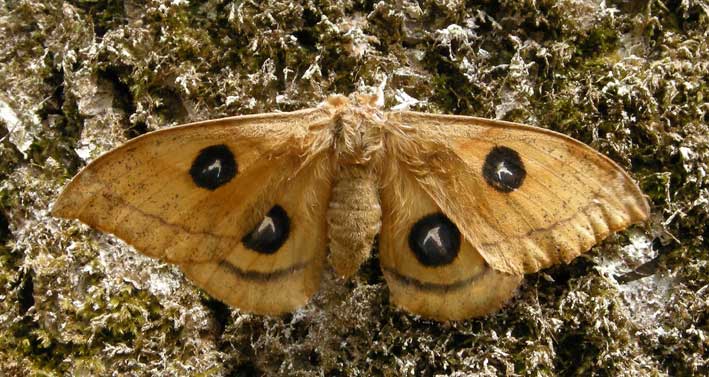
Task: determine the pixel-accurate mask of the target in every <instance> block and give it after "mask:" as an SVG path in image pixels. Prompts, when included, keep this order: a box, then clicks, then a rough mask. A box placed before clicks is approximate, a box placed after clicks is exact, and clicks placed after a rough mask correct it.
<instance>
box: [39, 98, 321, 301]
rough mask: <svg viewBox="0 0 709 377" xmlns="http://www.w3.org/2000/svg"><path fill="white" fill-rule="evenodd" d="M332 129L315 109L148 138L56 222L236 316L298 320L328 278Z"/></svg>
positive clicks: (74, 189)
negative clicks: (91, 234) (195, 289)
mask: <svg viewBox="0 0 709 377" xmlns="http://www.w3.org/2000/svg"><path fill="white" fill-rule="evenodd" d="M329 120H330V116H329V114H327V113H326V112H324V111H322V110H320V109H312V110H304V111H299V112H294V113H283V114H266V115H257V116H244V117H232V118H225V119H219V120H214V121H207V122H200V123H193V124H190V125H186V126H181V127H175V128H169V129H164V130H160V131H157V132H153V133H150V134H146V135H144V136H141V137H139V138H136V139H134V140H131V141H130V142H128V143H126V144H124V145H122V146H120V147H118V148H116V149H114V150H112V151H110V152H108V153H106V154H105V155H103V156H101V157H100V158H98V159H97V160H95V161H94V162H92V163H91V164H89V165H88V166H87V167H86V168H84V170H82V171H81V172H80V173H79V174H78V175H77V176H76V177H75V178H74V179H73V180H72V181H71V182H70V183H69V184H68V185H67V187H66V188H65V190H64V192H63V193H62V194H61V195H60V197H59V199H58V200H57V202H56V203H55V205H54V208H53V214H54V215H56V216H61V217H66V218H77V219H79V220H81V221H83V222H85V223H87V224H89V225H91V226H92V227H95V228H97V229H100V230H102V231H106V232H110V233H113V234H115V235H116V236H118V237H119V238H121V239H123V240H125V241H126V242H128V243H129V244H131V245H133V246H134V247H135V248H136V249H138V250H139V251H141V252H143V253H145V254H147V255H149V256H152V257H156V258H160V259H163V260H165V261H168V262H172V263H176V264H178V265H180V266H181V268H182V269H183V270H184V271H185V272H186V274H187V275H188V276H189V277H191V278H192V279H193V280H195V281H196V282H197V284H198V285H199V286H201V287H202V288H204V289H206V290H207V291H208V292H209V293H211V294H212V295H214V296H215V297H216V298H218V299H221V300H223V301H225V302H226V303H228V304H230V305H233V306H236V307H239V308H241V309H245V310H248V311H254V312H258V313H281V312H285V311H289V310H292V309H293V308H295V307H298V306H300V305H303V304H304V303H305V302H306V301H307V299H308V297H310V295H311V294H312V293H314V292H315V290H316V289H317V287H318V284H319V281H320V274H321V271H322V268H323V260H324V257H325V250H326V242H325V239H326V238H325V226H326V223H325V210H326V208H327V202H328V197H329V193H330V183H329V179H330V178H329V177H330V172H329V166H330V163H329V154H328V153H327V149H328V143H329V139H328V136H327V135H328V134H327V133H326V132H325V131H326V130H327V127H326V125H327V124H329V123H328V122H329ZM306 203H307V205H306Z"/></svg>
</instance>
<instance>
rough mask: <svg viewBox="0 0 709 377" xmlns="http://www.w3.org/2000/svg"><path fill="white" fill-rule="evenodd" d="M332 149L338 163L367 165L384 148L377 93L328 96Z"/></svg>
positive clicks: (382, 115)
mask: <svg viewBox="0 0 709 377" xmlns="http://www.w3.org/2000/svg"><path fill="white" fill-rule="evenodd" d="M325 107H326V108H327V109H328V110H329V111H331V112H332V114H333V117H332V124H331V130H332V134H333V140H334V152H335V156H336V157H337V160H338V162H339V163H340V164H354V165H370V164H372V163H373V161H375V160H377V157H378V156H379V155H380V154H381V152H382V150H383V148H382V147H383V139H384V137H383V130H384V125H385V115H384V113H383V112H382V111H381V109H380V107H379V106H377V97H376V96H365V95H358V96H355V97H354V98H353V99H349V98H347V97H343V96H332V97H330V98H328V100H327V102H326V103H325Z"/></svg>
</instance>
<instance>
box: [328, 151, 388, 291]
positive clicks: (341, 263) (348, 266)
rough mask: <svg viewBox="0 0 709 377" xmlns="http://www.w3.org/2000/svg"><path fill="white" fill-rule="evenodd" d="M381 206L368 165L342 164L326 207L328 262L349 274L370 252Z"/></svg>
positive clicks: (377, 229) (339, 273) (342, 272)
mask: <svg viewBox="0 0 709 377" xmlns="http://www.w3.org/2000/svg"><path fill="white" fill-rule="evenodd" d="M381 217H382V209H381V206H380V205H379V192H378V189H377V184H376V178H375V176H374V174H373V172H372V171H371V169H370V168H369V167H363V166H357V165H344V166H342V167H341V170H340V171H339V172H338V174H337V177H336V178H335V184H334V185H333V187H332V197H331V200H330V208H328V211H327V223H328V236H329V238H330V255H329V257H328V258H329V262H330V265H332V267H333V268H334V269H335V272H336V273H337V274H338V275H339V276H341V277H345V278H347V277H350V276H352V275H353V274H354V273H355V272H357V270H358V269H359V266H360V265H361V264H362V262H364V261H365V260H366V259H367V258H368V257H369V254H370V251H371V249H372V244H373V242H374V237H375V236H376V235H377V233H379V228H380V227H381Z"/></svg>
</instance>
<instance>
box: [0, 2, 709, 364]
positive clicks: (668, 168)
mask: <svg viewBox="0 0 709 377" xmlns="http://www.w3.org/2000/svg"><path fill="white" fill-rule="evenodd" d="M708 30H709V3H707V2H706V1H705V0H704V1H702V0H686V1H681V2H680V1H649V2H641V3H638V2H632V1H596V0H586V1H571V0H568V1H547V0H542V1H540V0H537V1H483V2H480V4H478V5H475V4H472V2H463V1H435V0H434V1H420V2H413V1H399V2H367V1H315V2H313V1H309V2H308V1H303V2H293V1H283V0H269V1H263V2H256V1H234V2H230V1H227V2H225V1H215V0H211V1H200V2H198V1H185V0H152V1H149V2H138V1H120V2H119V1H106V2H97V1H86V0H73V1H58V0H54V1H39V0H21V1H10V2H3V3H2V4H0V31H1V32H0V41H1V42H2V43H0V58H1V60H0V61H2V64H0V180H1V182H0V297H1V298H2V299H1V300H0V360H2V361H3V362H2V363H0V375H7V376H33V375H51V376H53V375H57V376H58V375H91V376H94V375H115V374H121V375H144V376H161V375H164V376H173V375H191V376H192V375H205V376H206V375H209V376H229V375H252V374H253V375H261V374H264V375H299V376H311V375H312V376H316V375H390V376H393V375H411V376H414V375H417V376H418V375H451V376H462V375H469V374H475V375H490V376H495V375H503V374H505V375H513V376H516V375H520V376H521V375H549V376H551V375H613V376H616V375H628V376H637V375H706V374H709V365H708V363H709V355H708V354H707V340H706V339H708V338H709V334H708V333H707V331H709V315H708V313H709V306H708V304H707V303H708V302H709V301H707V296H706V295H707V287H709V269H708V267H707V266H709V264H708V263H709V252H707V251H708V249H709V244H708V241H707V240H708V239H709V225H707V224H709V178H708V177H707V170H708V168H707V163H708V162H709V140H708V139H709V136H707V135H709V126H708V125H709V116H708V115H707V114H708V112H709V102H707V98H709V80H708V76H709V75H708V73H707V72H709V42H707V41H708V40H709V31H708ZM383 82H386V85H385V86H384V89H385V94H386V101H387V105H388V106H397V105H399V106H407V107H409V108H412V109H416V110H423V111H431V112H445V113H455V114H467V115H478V116H486V117H492V118H498V119H505V120H510V121H517V122H523V123H529V124H534V125H538V126H541V127H546V128H550V129H554V130H557V131H560V132H563V133H565V134H568V135H570V136H573V137H575V138H578V139H580V140H582V141H584V142H586V143H588V144H590V145H592V146H593V147H594V148H596V149H597V150H599V151H601V152H603V153H605V154H607V155H609V156H611V158H613V159H614V160H615V161H617V162H618V163H620V164H621V165H623V166H624V167H625V168H626V169H628V170H629V171H631V172H632V174H633V176H634V177H635V178H636V179H637V180H638V181H639V182H640V184H641V186H642V188H643V190H644V191H645V192H646V193H647V194H648V196H649V197H650V199H651V201H652V203H653V218H652V220H651V221H650V222H649V223H648V224H647V225H645V226H641V227H636V228H634V229H632V230H629V231H627V232H624V233H622V234H619V235H616V236H614V237H612V238H611V239H609V240H608V241H606V242H604V243H603V244H602V245H600V246H597V247H596V248H595V249H594V250H593V251H592V252H590V253H589V254H587V255H585V256H584V257H581V258H578V259H576V260H575V261H574V262H573V263H571V264H570V265H568V266H557V267H554V268H552V269H549V270H546V271H542V272H540V273H538V274H535V275H531V276H528V277H527V280H526V284H525V285H524V286H523V288H522V289H521V290H520V292H519V294H518V296H517V298H516V299H515V300H514V301H513V302H511V303H510V304H509V305H508V306H507V307H506V308H505V309H504V310H502V311H501V312H499V313H498V314H496V315H491V316H488V317H486V318H482V319H476V320H470V321H465V322H459V323H448V324H440V323H435V322H428V321H424V320H421V319H419V318H416V317H414V316H411V315H409V314H406V313H402V312H400V311H398V310H396V309H394V308H392V307H391V306H390V304H389V301H388V297H387V290H386V285H385V284H384V283H383V280H382V277H381V273H380V271H379V268H378V264H377V260H376V258H374V259H373V260H372V261H370V262H369V263H367V265H366V266H365V267H364V268H363V269H362V271H361V272H360V273H359V274H358V275H357V277H356V279H354V281H350V282H347V283H346V284H342V283H339V282H336V281H333V280H332V279H331V278H329V277H326V279H325V281H324V282H323V288H322V291H321V292H320V293H319V294H318V295H317V296H316V297H315V299H314V300H313V302H312V303H311V304H310V305H308V306H307V307H306V308H304V309H303V310H300V311H298V312H296V313H293V314H290V315H287V316H284V317H282V318H265V317H260V316H253V315H247V314H243V313H239V312H238V311H236V310H231V309H229V308H227V307H225V306H224V305H222V304H220V303H218V302H216V301H214V300H212V299H210V298H209V297H207V296H206V295H205V294H203V293H201V292H200V291H199V290H197V289H196V288H194V287H193V286H192V285H191V284H190V283H189V282H187V281H185V280H184V279H183V277H182V275H181V274H180V273H179V271H178V270H177V269H176V268H173V267H170V266H167V265H164V264H161V263H159V262H157V261H154V260H151V259H149V258H145V257H143V256H141V255H140V254H137V253H135V252H133V251H132V250H130V248H128V247H127V246H125V245H124V244H122V243H121V242H119V241H117V240H116V239H115V238H113V237H111V236H107V235H102V234H100V233H98V232H96V231H93V230H91V229H89V228H87V227H85V226H83V225H80V224H78V223H76V222H70V221H60V220H58V219H54V218H51V217H50V216H49V215H48V208H49V206H50V204H51V203H52V201H53V200H54V198H55V197H56V195H57V193H58V192H59V190H60V189H61V187H62V185H63V184H64V183H65V182H66V180H67V179H68V178H69V177H71V176H72V175H73V174H75V173H76V172H77V171H78V169H79V168H80V167H81V166H83V165H84V164H85V163H86V162H87V161H90V160H91V159H93V158H95V157H96V156H98V155H99V154H100V153H102V152H104V151H106V150H108V149H110V148H111V147H112V146H115V145H118V144H120V143H121V142H123V141H125V140H127V139H129V138H132V137H135V136H137V135H140V134H143V133H145V132H148V131H150V130H154V129H158V128H160V127H165V126H169V125H173V124H178V123H185V122H188V121H195V120H202V119H207V118H214V117H219V116H225V115H234V114H246V113H257V112H265V111H275V110H282V111H287V110H294V109H298V108H302V107H306V106H312V105H314V104H316V103H318V102H319V101H320V100H322V99H323V98H324V97H326V96H327V95H329V94H334V93H343V94H348V93H350V92H353V91H358V90H367V89H369V88H371V87H377V86H379V85H380V84H381V83H383Z"/></svg>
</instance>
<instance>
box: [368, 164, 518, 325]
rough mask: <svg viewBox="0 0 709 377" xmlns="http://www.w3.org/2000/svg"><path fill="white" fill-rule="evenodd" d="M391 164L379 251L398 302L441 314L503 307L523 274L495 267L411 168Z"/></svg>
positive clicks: (452, 315)
mask: <svg viewBox="0 0 709 377" xmlns="http://www.w3.org/2000/svg"><path fill="white" fill-rule="evenodd" d="M387 166H388V169H389V170H388V172H387V173H386V174H387V180H386V184H385V185H384V186H383V188H382V190H381V206H382V230H381V234H380V241H379V251H380V263H381V267H382V271H383V273H384V277H385V278H386V281H387V285H388V286H389V291H390V296H391V299H392V301H393V303H394V304H396V305H397V306H400V307H402V308H404V309H406V310H408V311H410V312H413V313H416V314H420V315H422V316H425V317H428V318H433V319H437V320H460V319H465V318H469V317H474V316H482V315H485V314H487V313H490V312H493V311H495V310H497V309H499V308H500V307H501V306H502V305H503V304H504V303H505V302H506V301H507V300H508V299H509V298H510V297H511V296H512V294H513V293H514V291H515V290H516V288H517V287H518V286H519V284H520V281H521V280H522V277H521V276H519V275H510V274H505V273H502V272H498V271H495V270H494V269H492V268H490V266H489V265H488V264H487V263H486V262H485V260H484V259H483V257H482V256H481V255H480V254H479V253H478V252H477V251H476V250H475V248H474V247H473V246H472V245H471V244H470V242H468V241H467V240H466V239H465V238H463V236H462V235H461V234H460V233H459V232H458V231H457V229H456V227H455V225H453V224H452V222H450V220H448V219H447V217H446V216H445V215H444V214H443V213H442V210H441V208H440V207H439V206H438V205H436V203H435V202H434V201H433V200H432V199H431V197H430V195H428V194H427V193H426V192H425V191H424V190H423V189H422V188H421V185H420V184H418V183H417V182H416V178H415V177H414V176H413V175H412V174H410V173H409V172H408V171H407V170H405V169H403V166H400V165H398V164H397V162H396V161H390V163H389V164H388V165H387Z"/></svg>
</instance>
